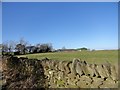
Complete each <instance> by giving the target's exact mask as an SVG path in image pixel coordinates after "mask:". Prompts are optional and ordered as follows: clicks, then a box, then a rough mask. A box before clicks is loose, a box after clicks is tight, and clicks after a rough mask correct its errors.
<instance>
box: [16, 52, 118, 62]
mask: <svg viewBox="0 0 120 90" xmlns="http://www.w3.org/2000/svg"><path fill="white" fill-rule="evenodd" d="M18 57H28V58H37V59H43V58H45V57H47V58H49V59H53V60H73V58H79V59H81V60H85V61H87V62H88V63H105V62H106V61H108V62H110V63H111V64H117V63H118V51H117V50H99V51H75V52H53V53H37V54H27V55H20V56H18Z"/></svg>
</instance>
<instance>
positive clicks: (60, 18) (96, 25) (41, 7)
mask: <svg viewBox="0 0 120 90" xmlns="http://www.w3.org/2000/svg"><path fill="white" fill-rule="evenodd" d="M20 38H24V39H25V40H26V41H28V42H29V43H30V44H32V45H34V44H37V43H52V45H53V47H54V48H55V49H58V48H62V47H64V46H65V48H81V47H87V48H89V49H117V48H118V3H117V2H79V3H78V2H56V3H55V2H36V3H35V2H16V3H15V2H4V3H2V40H3V41H2V42H5V41H9V40H14V41H19V40H20Z"/></svg>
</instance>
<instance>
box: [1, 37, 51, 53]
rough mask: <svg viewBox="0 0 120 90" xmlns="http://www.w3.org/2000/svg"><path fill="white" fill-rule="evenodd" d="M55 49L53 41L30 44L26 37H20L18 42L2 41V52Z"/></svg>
mask: <svg viewBox="0 0 120 90" xmlns="http://www.w3.org/2000/svg"><path fill="white" fill-rule="evenodd" d="M52 50H53V47H52V44H51V43H42V44H40V43H38V44H36V45H30V44H28V42H27V41H25V40H24V39H20V40H19V41H18V42H15V41H8V42H4V43H2V54H3V55H4V54H14V55H21V54H28V53H45V52H51V51H52Z"/></svg>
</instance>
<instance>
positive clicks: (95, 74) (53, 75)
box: [2, 57, 118, 89]
mask: <svg viewBox="0 0 120 90" xmlns="http://www.w3.org/2000/svg"><path fill="white" fill-rule="evenodd" d="M2 65H3V81H4V83H3V88H8V89H12V88H118V78H117V77H118V76H117V71H116V69H115V66H113V65H111V64H110V63H106V64H88V63H87V62H86V61H81V60H80V59H73V61H56V60H49V59H47V58H45V59H43V60H36V59H28V58H17V57H3V64H2Z"/></svg>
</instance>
